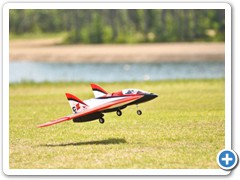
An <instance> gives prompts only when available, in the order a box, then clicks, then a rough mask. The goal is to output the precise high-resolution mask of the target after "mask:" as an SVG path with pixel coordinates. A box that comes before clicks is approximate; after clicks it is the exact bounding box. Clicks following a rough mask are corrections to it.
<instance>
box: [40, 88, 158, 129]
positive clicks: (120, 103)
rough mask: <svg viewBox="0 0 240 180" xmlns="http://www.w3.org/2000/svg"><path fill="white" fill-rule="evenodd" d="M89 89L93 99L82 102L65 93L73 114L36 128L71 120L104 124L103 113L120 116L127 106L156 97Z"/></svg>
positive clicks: (154, 95) (139, 93) (130, 91)
mask: <svg viewBox="0 0 240 180" xmlns="http://www.w3.org/2000/svg"><path fill="white" fill-rule="evenodd" d="M91 87H92V90H93V93H94V96H95V98H92V99H88V100H85V101H82V100H80V99H79V98H77V97H76V96H74V95H72V94H69V93H66V96H67V99H68V102H69V104H70V107H71V109H72V112H73V114H71V115H68V116H65V117H62V118H59V119H56V120H54V121H50V122H47V123H44V124H41V125H38V127H45V126H50V125H53V124H57V123H60V122H64V121H68V120H71V119H73V122H87V121H93V120H97V119H99V122H100V123H104V119H103V116H104V114H103V113H107V112H113V111H116V113H117V115H118V116H121V115H122V112H121V109H124V108H126V107H127V106H129V105H133V104H136V105H137V104H140V103H143V102H146V101H150V100H152V99H154V98H156V97H157V95H156V94H153V93H149V92H146V91H142V90H139V89H124V90H121V91H117V92H113V93H107V92H106V91H105V90H104V89H103V88H101V87H100V86H98V85H96V84H91ZM137 114H138V115H141V114H142V112H141V111H140V110H138V111H137Z"/></svg>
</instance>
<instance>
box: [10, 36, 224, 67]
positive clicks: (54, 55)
mask: <svg viewBox="0 0 240 180" xmlns="http://www.w3.org/2000/svg"><path fill="white" fill-rule="evenodd" d="M58 43H59V39H45V40H39V39H38V40H12V41H10V60H24V61H45V62H114V61H119V62H120V61H121V62H161V61H208V60H213V61H214V60H215V61H224V54H225V50H224V47H225V46H224V43H156V44H133V45H129V44H128V45H122V44H121V45H57V44H58Z"/></svg>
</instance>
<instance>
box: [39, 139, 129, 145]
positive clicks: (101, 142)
mask: <svg viewBox="0 0 240 180" xmlns="http://www.w3.org/2000/svg"><path fill="white" fill-rule="evenodd" d="M122 143H127V141H126V140H125V139H123V138H109V139H105V140H99V141H86V142H73V143H63V144H43V145H40V146H46V147H60V146H83V145H108V144H122Z"/></svg>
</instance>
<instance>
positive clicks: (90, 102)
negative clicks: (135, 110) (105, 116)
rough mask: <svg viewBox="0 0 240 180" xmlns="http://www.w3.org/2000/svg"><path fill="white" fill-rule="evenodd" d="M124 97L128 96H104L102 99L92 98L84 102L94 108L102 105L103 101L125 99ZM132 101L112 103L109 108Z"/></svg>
mask: <svg viewBox="0 0 240 180" xmlns="http://www.w3.org/2000/svg"><path fill="white" fill-rule="evenodd" d="M125 98H128V97H127V96H125V97H124V96H123V97H109V98H104V99H101V98H100V99H98V98H97V99H95V98H92V99H88V100H85V101H84V103H86V104H87V105H88V106H89V107H90V108H94V107H97V106H100V105H103V104H105V103H110V102H113V101H117V100H121V99H125ZM132 101H135V99H134V100H132ZM132 101H127V102H123V103H120V104H116V105H113V106H111V107H110V108H109V109H112V108H116V107H121V106H123V105H126V104H128V103H129V102H132Z"/></svg>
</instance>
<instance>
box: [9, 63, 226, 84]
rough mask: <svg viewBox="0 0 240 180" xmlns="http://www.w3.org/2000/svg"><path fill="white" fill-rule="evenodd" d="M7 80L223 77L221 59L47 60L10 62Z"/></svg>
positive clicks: (54, 80)
mask: <svg viewBox="0 0 240 180" xmlns="http://www.w3.org/2000/svg"><path fill="white" fill-rule="evenodd" d="M9 68H10V71H9V73H10V74H9V80H10V83H16V82H23V81H24V82H26V81H33V82H44V81H49V82H58V81H85V82H114V81H147V80H170V79H209V78H224V75H225V73H224V72H225V71H224V68H225V65H224V62H177V63H176V62H170V63H169V62H165V63H128V64H126V63H107V64H104V63H46V62H44V63H43V62H18V61H11V62H10V64H9Z"/></svg>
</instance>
